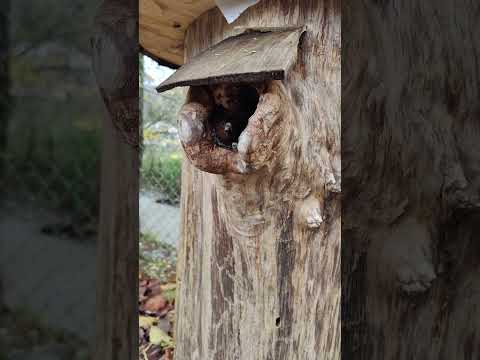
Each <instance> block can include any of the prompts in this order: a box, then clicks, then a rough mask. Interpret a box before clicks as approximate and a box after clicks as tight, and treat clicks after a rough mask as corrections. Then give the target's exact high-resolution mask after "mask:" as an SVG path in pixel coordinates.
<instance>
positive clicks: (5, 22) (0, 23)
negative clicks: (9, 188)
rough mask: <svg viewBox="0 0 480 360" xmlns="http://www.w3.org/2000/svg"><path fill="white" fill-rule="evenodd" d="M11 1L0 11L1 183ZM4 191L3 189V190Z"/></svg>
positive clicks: (7, 113) (6, 122)
mask: <svg viewBox="0 0 480 360" xmlns="http://www.w3.org/2000/svg"><path fill="white" fill-rule="evenodd" d="M9 19H10V1H9V0H6V1H4V2H2V8H1V9H0V85H1V86H0V182H1V181H2V180H3V178H4V175H5V161H6V159H5V155H6V154H5V152H6V150H7V133H8V125H9V120H10V106H11V104H10V102H11V99H10V29H9V27H10V22H9ZM1 191H3V189H2V190H1Z"/></svg>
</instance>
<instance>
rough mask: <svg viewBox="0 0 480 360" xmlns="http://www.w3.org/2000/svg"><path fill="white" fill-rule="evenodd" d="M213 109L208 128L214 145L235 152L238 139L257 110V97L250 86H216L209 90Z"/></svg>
mask: <svg viewBox="0 0 480 360" xmlns="http://www.w3.org/2000/svg"><path fill="white" fill-rule="evenodd" d="M210 90H211V93H212V96H213V99H214V102H215V107H214V110H213V112H212V114H211V116H210V119H209V122H210V128H211V131H212V137H213V139H214V141H215V144H216V145H218V146H221V147H224V148H227V149H231V150H234V151H235V150H236V146H237V144H238V138H239V136H240V134H241V133H242V131H243V130H245V128H246V127H247V125H248V119H249V118H250V116H252V115H253V113H254V112H255V110H256V109H257V105H258V100H259V95H258V92H257V89H256V88H255V87H254V86H253V85H250V84H218V85H213V86H211V88H210Z"/></svg>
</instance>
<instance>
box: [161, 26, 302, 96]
mask: <svg viewBox="0 0 480 360" xmlns="http://www.w3.org/2000/svg"><path fill="white" fill-rule="evenodd" d="M304 31H305V29H304V28H293V29H292V28H288V29H286V28H279V29H275V28H268V29H258V28H256V29H245V30H244V32H243V33H241V34H240V35H236V36H232V37H229V38H227V39H225V40H223V41H221V42H220V43H218V44H217V45H215V46H213V47H211V48H210V49H207V50H206V51H204V52H202V53H201V54H199V55H197V56H195V57H194V58H192V59H191V60H190V61H189V62H188V63H186V64H185V65H183V66H182V67H181V68H180V69H178V70H177V71H176V72H175V73H174V74H173V75H172V76H170V77H169V78H168V79H167V80H165V81H164V82H163V83H162V84H160V86H158V88H157V90H158V91H159V92H162V91H165V90H169V89H172V88H174V87H177V86H196V85H211V84H217V83H228V82H260V81H265V80H282V79H283V78H284V77H285V74H286V72H287V71H288V69H289V68H290V67H291V65H292V64H293V63H295V61H296V59H297V52H298V44H299V41H300V38H301V35H302V34H303V32H304Z"/></svg>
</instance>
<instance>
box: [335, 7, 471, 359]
mask: <svg viewBox="0 0 480 360" xmlns="http://www.w3.org/2000/svg"><path fill="white" fill-rule="evenodd" d="M479 25H480V3H478V2H476V1H456V2H449V1H421V2H418V1H376V0H375V1H373V0H365V1H348V2H343V9H342V26H343V30H344V33H346V36H344V37H343V38H342V41H343V44H342V178H343V184H344V186H343V188H342V222H343V226H342V251H343V252H344V253H343V256H342V286H343V291H342V303H343V305H344V307H343V309H342V315H343V316H342V325H343V327H342V349H343V350H342V352H343V354H342V355H343V356H344V358H345V359H362V360H363V359H368V360H411V359H425V360H438V359H441V360H447V359H463V360H467V359H479V358H480V272H479V271H480V266H479V265H480V242H479V241H478V234H479V233H480V226H479V224H480V221H479V220H480V218H479V215H478V212H477V211H476V209H475V206H477V210H478V205H475V203H477V204H478V197H479V194H480V166H479V164H480V152H479V151H478V144H479V143H480V122H479V112H478V110H479V108H480V106H479V99H480V97H479V93H480V90H479V81H478V79H479V75H478V74H480V67H479V64H480V61H479V59H480V40H479V38H478V36H474V34H478V33H479V30H480V29H479ZM344 100H345V101H344ZM474 144H475V145H474Z"/></svg>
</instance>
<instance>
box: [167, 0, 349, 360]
mask: <svg viewBox="0 0 480 360" xmlns="http://www.w3.org/2000/svg"><path fill="white" fill-rule="evenodd" d="M339 7H340V3H339V2H336V1H318V2H316V1H315V2H313V1H300V0H295V1H288V2H287V1H276V0H263V1H261V2H260V3H259V4H257V5H256V6H254V7H251V8H250V9H248V10H247V11H246V12H245V13H244V14H243V15H242V16H241V17H240V18H239V19H238V20H237V21H236V22H235V24H234V25H235V26H247V27H259V26H265V27H285V26H302V25H307V32H306V34H305V36H304V38H303V40H302V42H301V46H300V50H299V56H298V61H297V63H296V64H294V65H293V67H292V69H291V72H290V73H289V74H288V76H287V77H286V79H285V80H284V81H281V82H280V81H278V82H277V81H275V82H273V84H272V86H273V87H274V88H275V89H278V91H279V92H280V93H278V94H277V95H279V96H281V97H282V99H283V100H284V101H283V102H282V109H283V110H282V112H283V115H282V117H281V119H280V120H279V122H280V125H278V126H276V127H275V130H273V132H275V134H273V132H272V134H271V135H272V136H275V137H277V136H278V138H280V139H282V140H280V141H279V142H278V143H276V144H274V145H273V150H272V151H273V154H274V155H273V157H272V158H271V159H270V160H269V163H268V165H267V166H265V167H263V168H261V169H259V170H258V171H257V172H254V173H251V174H247V175H229V174H227V175H214V174H209V173H205V172H202V171H200V170H198V169H196V168H194V167H193V165H191V164H190V163H189V162H188V161H185V162H184V166H183V170H182V200H181V211H182V228H181V234H182V238H181V243H180V246H179V255H178V265H177V275H178V292H177V303H176V310H175V312H176V316H177V319H176V339H175V340H176V350H175V351H176V353H175V358H176V359H177V360H195V359H202V360H203V359H209V360H210V359H218V360H230V359H231V360H233V359H248V360H254V359H259V360H260V359H263V360H267V359H275V360H295V359H297V360H313V359H339V358H340V198H339V196H338V192H339V191H340V157H339V156H340V138H339V134H340V9H339ZM233 32H234V26H233V25H227V24H226V22H225V19H224V18H223V15H222V14H221V13H220V12H219V10H218V9H213V10H211V11H209V12H207V13H205V14H203V15H202V16H201V17H200V18H198V19H197V20H196V21H195V22H194V23H193V24H192V25H191V26H190V28H189V29H188V30H187V35H186V41H185V46H186V48H185V50H186V58H187V60H188V59H189V58H191V57H192V56H194V55H195V54H198V53H199V52H200V51H202V50H204V49H206V48H207V47H209V46H211V45H213V44H216V43H218V42H219V41H221V40H222V39H224V38H226V37H228V36H230V35H232V34H233ZM254 70H255V69H252V71H254ZM274 97H275V95H274Z"/></svg>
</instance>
